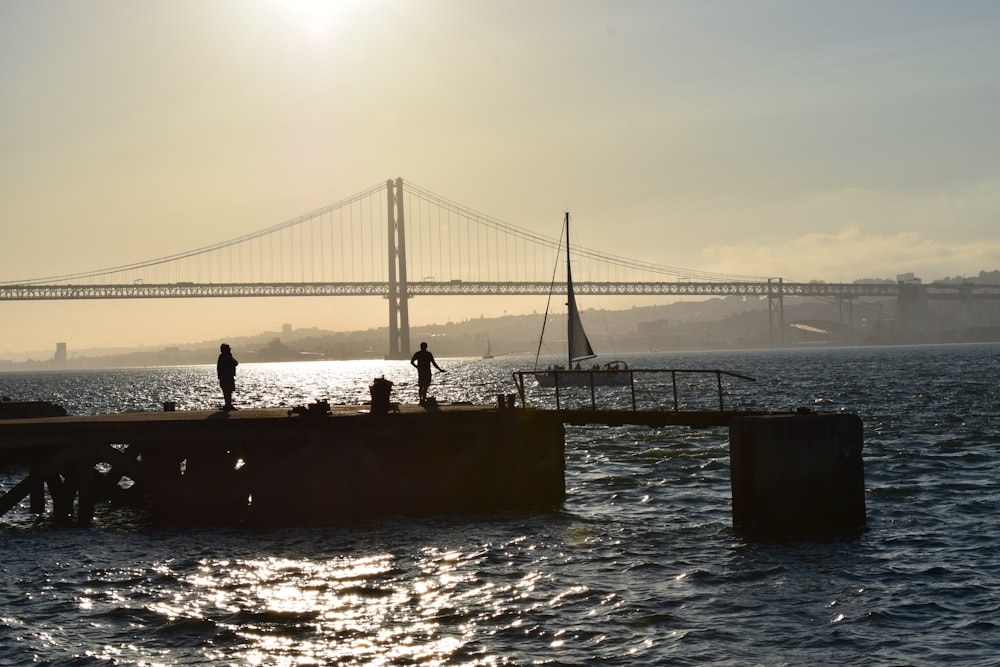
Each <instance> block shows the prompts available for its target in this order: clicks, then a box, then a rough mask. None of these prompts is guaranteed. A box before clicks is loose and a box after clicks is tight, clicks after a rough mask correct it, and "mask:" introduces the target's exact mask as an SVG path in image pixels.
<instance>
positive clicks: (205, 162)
mask: <svg viewBox="0 0 1000 667" xmlns="http://www.w3.org/2000/svg"><path fill="white" fill-rule="evenodd" d="M997 35H1000V3H997V2H995V1H993V0H984V1H975V0H938V1H930V0H839V1H838V2H820V1H818V0H817V1H811V0H805V1H803V0H651V1H648V2H647V1H642V0H636V1H629V2H621V1H617V0H608V1H604V0H546V1H545V2H538V1H537V0H504V1H503V2H484V1H480V0H420V1H413V0H323V1H321V0H171V2H154V1H152V0H89V1H88V2H78V1H76V0H2V1H0V99H2V104H0V282H14V281H19V280H25V279H30V278H37V277H43V276H51V275H62V274H67V273H74V272H79V271H89V270H93V269H99V268H104V267H111V266H120V265H123V264H129V263H133V262H137V261H141V260H146V259H153V258H156V257H161V256H165V255H169V254H173V253H176V252H183V251H186V250H190V249H194V248H198V247H203V246H206V245H209V244H212V243H215V242H218V241H224V240H227V239H230V238H234V237H238V236H242V235H244V234H247V233H250V232H253V231H256V230H258V229H263V228H266V227H270V226H271V225H274V224H276V223H279V222H282V221H284V220H288V219H291V218H294V217H296V216H298V215H300V214H302V213H306V212H308V211H312V210H315V209H317V208H320V207H322V206H324V205H326V204H330V203H333V202H336V201H339V200H341V199H343V198H345V197H348V196H350V195H353V194H354V193H356V192H360V191H362V190H365V189H367V188H368V187H370V186H372V185H375V184H377V183H379V182H382V181H385V180H386V179H390V178H396V177H402V178H404V180H408V181H412V182H415V183H417V184H419V185H420V186H421V187H423V188H427V189H429V190H431V191H433V192H435V193H437V194H439V195H441V196H444V197H446V198H448V199H450V200H452V201H455V202H459V203H460V204H462V205H464V206H467V207H469V208H472V209H475V210H478V211H482V212H485V213H487V214H489V215H490V216H492V217H495V218H498V219H500V220H504V221H507V222H511V223H513V224H517V225H518V226H524V227H527V228H530V229H532V231H535V232H537V233H540V234H544V235H546V236H558V230H557V229H556V225H558V221H559V219H560V217H561V212H562V211H563V210H565V209H567V208H569V209H571V210H572V211H573V214H574V219H575V225H576V226H577V228H578V230H579V229H582V230H583V231H582V232H580V231H578V232H577V238H578V239H579V242H580V243H581V244H583V245H586V246H587V247H591V248H601V249H602V250H605V251H607V252H609V253H611V254H615V255H619V256H623V257H629V258H633V259H636V260H642V261H647V262H652V263H655V264H660V265H666V266H674V267H683V268H690V269H692V270H697V271H707V272H718V273H726V274H739V275H756V276H781V277H783V278H784V279H785V280H786V281H808V280H826V281H830V282H851V281H853V280H855V279H859V278H894V277H895V276H896V275H897V274H900V273H905V272H912V273H915V274H916V275H917V276H919V277H921V278H922V279H924V280H925V281H929V280H935V279H939V278H943V277H950V276H959V275H963V276H965V275H973V276H974V275H976V274H978V273H979V271H981V270H994V269H1000V224H998V222H1000V220H998V218H1000V120H998V119H1000V39H997ZM581 233H582V235H583V238H582V239H581V238H580V235H581ZM619 298H621V297H619ZM351 299H353V300H348V301H345V300H344V299H340V300H332V301H328V300H323V301H322V302H318V300H316V299H311V300H310V299H264V300H250V299H197V300H181V299H174V300H166V301H163V300H160V301H155V302H153V301H144V300H129V301H82V302H81V301H74V302H69V301H57V302H0V322H2V325H0V359H4V358H18V357H19V356H23V355H25V354H28V353H35V351H41V353H43V354H45V355H51V353H52V351H53V350H54V349H55V344H56V342H60V341H62V342H66V343H67V344H68V345H69V349H70V353H71V355H72V354H73V353H75V352H76V351H79V350H85V349H92V348H109V347H124V346H151V347H153V348H160V347H163V346H166V345H171V344H179V343H187V342H195V341H201V340H206V341H207V340H218V339H222V338H226V337H230V336H239V335H248V334H254V333H257V332H260V331H264V330H278V329H280V327H281V325H282V324H283V323H290V324H292V325H293V326H295V327H312V326H316V327H320V328H324V329H332V330H356V329H367V328H370V327H382V326H386V324H387V322H388V312H387V307H386V304H385V302H384V301H381V300H377V299H373V300H371V301H365V300H363V299H361V298H360V297H353V298H351ZM491 299H495V301H490V299H479V300H477V301H476V302H474V303H472V304H470V303H469V302H467V301H464V300H461V299H451V300H448V299H445V298H440V299H437V300H435V299H427V300H426V301H424V302H422V303H419V304H418V303H417V302H416V301H414V302H412V303H411V305H410V318H411V322H412V323H413V324H415V325H419V324H430V323H443V322H446V321H460V320H462V319H465V318H468V317H479V316H480V315H486V316H493V315H498V314H502V313H504V312H508V311H509V312H514V311H515V310H517V309H518V308H525V307H526V306H525V305H524V304H523V303H521V302H519V303H516V304H515V303H513V302H508V301H505V298H504V297H491ZM425 304H426V305H425ZM581 305H582V306H584V307H586V304H581ZM602 306H603V307H608V308H619V307H620V308H627V307H628V306H629V304H628V303H627V302H625V301H622V302H620V303H619V302H618V301H615V302H613V303H611V302H608V303H604V304H602ZM543 308H544V305H543V304H537V307H533V308H528V310H526V311H525V312H531V310H532V309H534V310H541V309H543ZM36 358H37V354H36Z"/></svg>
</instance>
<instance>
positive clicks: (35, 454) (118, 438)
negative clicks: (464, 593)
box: [0, 406, 566, 523]
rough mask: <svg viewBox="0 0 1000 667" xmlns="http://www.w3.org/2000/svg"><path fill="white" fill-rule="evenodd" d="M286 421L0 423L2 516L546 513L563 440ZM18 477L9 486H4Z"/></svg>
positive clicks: (223, 415)
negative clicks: (21, 507) (103, 508)
mask: <svg viewBox="0 0 1000 667" xmlns="http://www.w3.org/2000/svg"><path fill="white" fill-rule="evenodd" d="M359 407H360V406H334V407H333V408H331V410H330V414H320V415H315V414H290V413H289V411H288V410H287V409H278V408H275V409H267V410H239V411H236V412H228V413H227V412H208V411H187V412H183V411H182V412H178V411H174V412H149V413H134V414H122V415H101V416H88V417H60V418H52V419H21V420H18V419H14V420H4V421H2V422H0V463H2V464H5V465H6V466H8V468H9V469H12V470H20V471H21V472H22V476H21V479H20V481H19V482H17V483H16V484H14V486H13V487H12V488H9V489H0V515H2V514H4V513H6V512H7V511H8V510H10V509H11V508H13V507H14V506H16V505H17V504H19V503H20V502H22V501H23V500H25V499H26V498H28V499H30V503H31V509H32V511H36V512H41V511H43V510H44V509H45V508H46V502H45V496H44V489H46V488H47V489H48V492H49V493H48V495H49V500H50V503H49V506H50V507H51V511H52V512H53V514H54V515H55V516H56V517H57V518H60V519H70V520H73V519H75V520H77V521H80V522H82V523H86V522H88V521H90V520H91V519H92V517H93V515H94V509H95V506H96V505H98V504H100V503H103V502H118V503H126V502H128V503H136V504H142V505H145V506H148V507H149V509H150V511H151V512H152V514H153V515H154V516H155V517H156V518H158V519H162V520H165V521H178V522H185V523H189V522H231V521H238V520H255V521H268V522H270V521H278V522H294V521H302V520H337V519H352V518H359V517H368V516H376V515H389V514H418V513H431V512H448V513H461V512H478V511H494V510H505V509H520V508H554V507H557V506H558V505H559V504H561V503H562V501H563V499H564V498H565V493H566V492H565V482H564V465H565V459H564V450H563V448H564V445H563V440H564V437H563V436H564V428H563V425H562V423H561V422H560V421H558V420H557V419H552V417H551V415H546V414H545V413H544V412H536V411H532V410H496V409H492V408H483V407H475V406H442V407H441V408H439V409H437V410H435V411H426V410H424V409H423V408H418V407H416V406H403V407H402V408H400V409H399V410H400V411H399V412H398V413H392V414H387V415H374V414H369V413H368V412H367V411H366V410H359ZM14 477H15V478H16V474H15V475H14Z"/></svg>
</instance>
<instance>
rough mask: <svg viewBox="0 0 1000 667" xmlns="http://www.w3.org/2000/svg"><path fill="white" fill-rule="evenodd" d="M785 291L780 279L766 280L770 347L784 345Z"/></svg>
mask: <svg viewBox="0 0 1000 667" xmlns="http://www.w3.org/2000/svg"><path fill="white" fill-rule="evenodd" d="M784 295H785V291H784V284H783V282H782V279H781V278H768V279H767V311H768V312H767V322H768V325H769V328H770V338H771V345H784V343H785V296H784Z"/></svg>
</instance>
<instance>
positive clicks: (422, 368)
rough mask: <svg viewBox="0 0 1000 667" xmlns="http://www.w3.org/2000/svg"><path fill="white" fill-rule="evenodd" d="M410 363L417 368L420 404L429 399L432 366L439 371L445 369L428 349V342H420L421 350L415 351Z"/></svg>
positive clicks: (442, 371)
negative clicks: (428, 390) (428, 389)
mask: <svg viewBox="0 0 1000 667" xmlns="http://www.w3.org/2000/svg"><path fill="white" fill-rule="evenodd" d="M410 365H411V366H413V367H414V368H416V369H417V394H418V395H419V397H420V404H421V405H423V404H424V402H426V401H427V388H428V387H430V386H431V366H434V368H436V369H438V373H444V372H445V370H444V369H443V368H441V367H440V366H438V365H437V362H436V361H434V355H433V354H431V351H430V350H428V349H427V343H421V344H420V351H419V352H414V353H413V357H412V358H411V359H410Z"/></svg>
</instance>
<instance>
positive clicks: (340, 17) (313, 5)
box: [273, 0, 361, 38]
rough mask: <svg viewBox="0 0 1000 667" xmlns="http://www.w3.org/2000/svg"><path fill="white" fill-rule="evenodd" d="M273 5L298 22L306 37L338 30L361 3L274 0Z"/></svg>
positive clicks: (353, 1)
mask: <svg viewBox="0 0 1000 667" xmlns="http://www.w3.org/2000/svg"><path fill="white" fill-rule="evenodd" d="M273 5H274V7H275V8H276V9H277V10H278V11H280V12H281V13H282V14H284V15H285V16H286V17H288V18H289V19H290V20H292V21H294V22H296V23H297V24H299V26H300V27H301V28H302V30H304V31H305V34H306V35H307V36H308V37H311V38H320V37H328V36H330V35H331V34H333V33H334V32H337V31H339V30H340V28H341V27H342V25H343V24H344V22H346V21H348V20H350V17H351V14H352V13H353V12H354V10H355V9H357V8H358V7H359V6H360V5H361V3H360V2H358V1H356V0H276V1H275V2H274V3H273Z"/></svg>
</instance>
